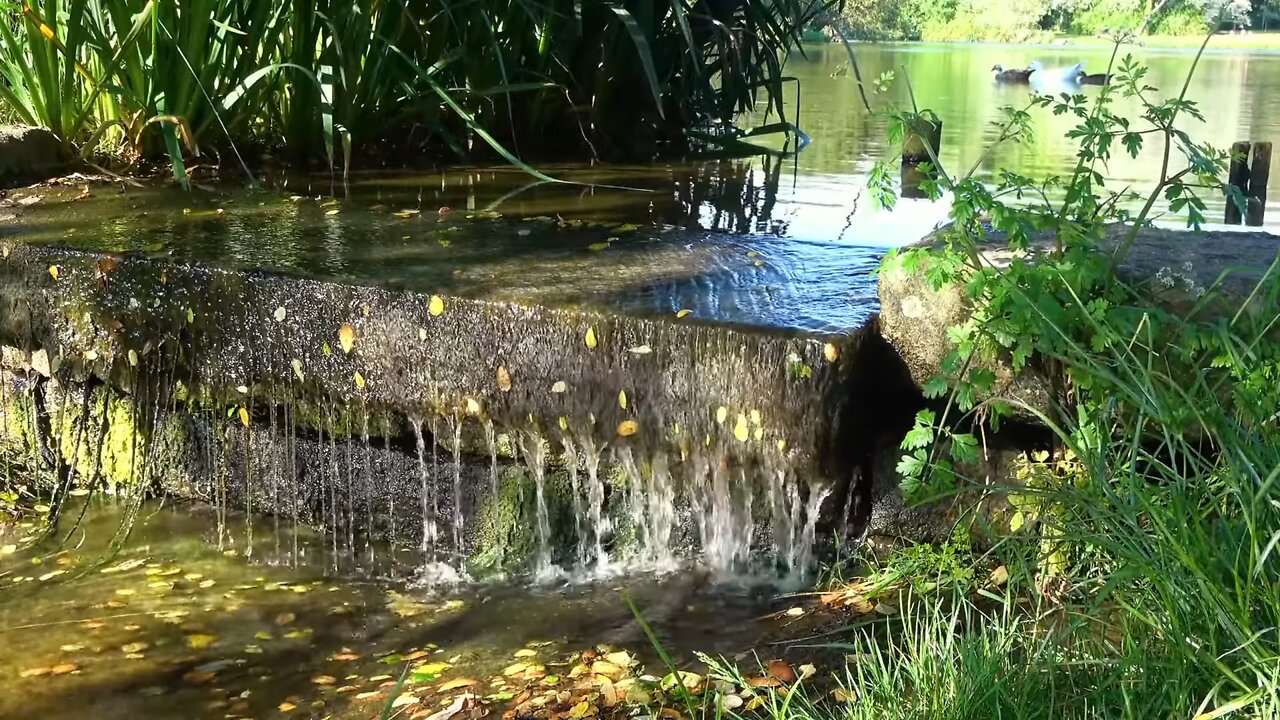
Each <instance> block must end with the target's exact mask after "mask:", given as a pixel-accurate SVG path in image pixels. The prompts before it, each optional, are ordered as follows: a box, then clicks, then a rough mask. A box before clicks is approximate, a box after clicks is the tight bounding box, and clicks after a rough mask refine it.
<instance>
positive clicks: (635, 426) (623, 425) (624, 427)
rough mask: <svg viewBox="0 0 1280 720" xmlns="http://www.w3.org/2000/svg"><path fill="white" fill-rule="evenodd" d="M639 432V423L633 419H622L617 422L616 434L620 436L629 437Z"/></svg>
mask: <svg viewBox="0 0 1280 720" xmlns="http://www.w3.org/2000/svg"><path fill="white" fill-rule="evenodd" d="M638 432H640V424H639V423H637V422H636V421H635V420H623V421H622V422H620V423H618V434H619V435H621V436H622V437H631V436H632V435H635V434H636V433H638Z"/></svg>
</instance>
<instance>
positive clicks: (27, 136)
mask: <svg viewBox="0 0 1280 720" xmlns="http://www.w3.org/2000/svg"><path fill="white" fill-rule="evenodd" d="M66 165H67V163H66V157H65V153H64V151H63V148H62V143H61V142H59V141H58V138H57V136H55V135H54V134H53V133H51V132H49V131H48V130H45V129H44V128H37V127H27V126H22V125H15V126H5V127H0V187H13V186H16V185H25V184H28V183H33V182H39V181H41V180H47V179H49V178H51V177H53V176H54V175H56V174H58V172H60V171H61V170H62V169H63V168H65V167H66Z"/></svg>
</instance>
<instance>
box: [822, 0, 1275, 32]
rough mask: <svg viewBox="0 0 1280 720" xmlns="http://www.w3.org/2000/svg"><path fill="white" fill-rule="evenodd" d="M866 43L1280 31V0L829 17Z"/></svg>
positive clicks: (959, 7) (911, 1)
mask: <svg viewBox="0 0 1280 720" xmlns="http://www.w3.org/2000/svg"><path fill="white" fill-rule="evenodd" d="M823 22H824V24H826V25H837V26H838V27H840V29H841V30H842V31H843V32H844V33H845V34H847V35H849V36H850V37H855V38H859V39H865V40H1004V41H1019V40H1028V39H1033V38H1035V37H1036V36H1038V35H1042V34H1045V33H1047V32H1068V33H1073V34H1081V35H1095V34H1098V33H1102V32H1117V31H1130V32H1136V33H1139V34H1153V35H1195V34H1199V33H1202V32H1205V31H1206V30H1208V29H1209V27H1210V25H1212V24H1214V23H1220V25H1221V26H1222V27H1224V28H1231V27H1250V26H1255V27H1258V28H1259V29H1270V28H1272V27H1276V28H1280V0H846V3H845V6H844V10H843V11H842V12H839V13H837V12H831V13H829V14H828V15H827V16H826V17H824V18H823Z"/></svg>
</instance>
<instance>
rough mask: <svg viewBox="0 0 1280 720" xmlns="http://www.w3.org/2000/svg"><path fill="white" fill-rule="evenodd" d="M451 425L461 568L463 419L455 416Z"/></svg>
mask: <svg viewBox="0 0 1280 720" xmlns="http://www.w3.org/2000/svg"><path fill="white" fill-rule="evenodd" d="M451 424H452V425H453V446H452V447H451V448H450V452H452V453H453V552H454V554H455V555H456V556H457V559H458V566H459V567H461V566H462V564H463V562H464V560H465V556H464V554H463V544H462V523H463V517H462V418H461V417H459V416H456V415H455V416H454V417H453V419H452V420H451Z"/></svg>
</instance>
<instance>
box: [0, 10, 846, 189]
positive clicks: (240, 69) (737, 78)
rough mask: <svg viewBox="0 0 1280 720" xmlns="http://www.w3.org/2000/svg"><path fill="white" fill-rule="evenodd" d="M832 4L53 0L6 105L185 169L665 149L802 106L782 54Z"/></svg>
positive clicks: (88, 148)
mask: <svg viewBox="0 0 1280 720" xmlns="http://www.w3.org/2000/svg"><path fill="white" fill-rule="evenodd" d="M824 4H825V3H821V2H820V3H810V2H802V1H800V0H751V1H750V2H742V3H732V4H730V3H707V2H700V3H691V2H689V1H688V0H670V1H667V2H660V3H638V4H637V3H621V2H615V1H614V0H589V1H587V2H583V1H582V0H574V1H573V2H569V1H568V0H484V1H483V2H460V1H458V0H449V2H445V3H440V4H436V5H430V6H417V5H413V4H411V3H404V2H391V3H381V2H372V1H370V0H360V1H358V2H355V3H350V2H348V3H342V2H322V3H319V4H316V3H311V2H295V1H294V0H254V1H253V2H247V3H246V2H229V1H228V0H199V2H197V3H196V4H195V5H192V4H190V3H188V4H185V5H183V6H182V7H181V8H178V7H177V6H174V5H172V4H169V3H162V2H156V0H145V1H144V0H78V1H77V2H73V3H71V4H69V5H68V4H66V3H63V2H59V1H58V0H37V1H35V2H31V3H26V4H24V5H22V6H21V7H17V6H15V7H13V8H11V9H9V10H7V11H6V12H7V13H10V14H9V15H8V17H6V18H5V22H3V23H0V59H3V61H4V62H3V67H4V70H3V73H4V79H5V82H4V83H0V104H3V105H5V106H7V108H8V109H9V111H11V112H12V113H14V114H16V115H17V116H18V117H19V118H21V119H22V120H23V121H24V122H27V123H31V124H39V125H45V126H47V127H49V128H50V129H51V130H52V131H53V132H54V133H55V134H56V135H57V136H58V137H59V138H61V139H62V140H63V142H64V143H66V144H67V146H68V148H75V149H78V150H79V151H80V152H81V153H82V154H84V155H90V156H93V155H97V154H99V153H105V154H108V155H119V156H120V157H122V158H123V159H124V160H126V161H131V160H134V159H138V158H154V157H157V156H162V155H167V156H168V157H169V159H170V161H171V162H172V163H173V167H174V173H175V176H176V177H177V178H178V179H179V180H180V181H182V182H186V179H187V176H186V171H185V160H191V159H192V158H194V157H195V156H198V155H201V154H202V153H203V154H204V155H209V154H211V153H212V154H216V155H217V156H218V157H219V162H222V163H224V164H229V165H233V166H236V165H243V164H245V163H246V162H247V161H249V160H253V159H255V158H257V157H258V156H259V155H260V153H262V152H264V151H265V152H268V153H278V152H284V153H287V154H290V155H292V156H293V157H295V158H298V159H303V160H316V159H319V158H317V157H315V156H316V154H317V153H318V151H319V150H320V149H323V151H324V156H325V159H326V160H327V162H328V164H329V166H330V167H342V168H343V169H347V168H349V167H350V166H351V164H352V162H353V160H356V159H366V158H372V157H385V158H392V157H396V156H397V153H402V152H405V151H409V152H415V153H427V154H429V155H440V154H445V153H448V154H452V155H453V156H454V157H469V156H471V155H472V154H473V153H474V152H475V151H477V150H478V149H479V148H481V147H485V146H487V150H488V152H490V153H492V154H494V155H497V156H501V157H503V158H505V159H507V160H509V161H512V162H517V163H519V162H520V161H519V160H518V159H517V158H518V157H519V156H525V155H535V154H536V155H546V154H548V153H556V154H571V155H575V156H604V157H619V156H631V157H636V156H641V157H647V156H650V155H652V154H654V153H656V152H672V151H675V152H679V151H682V150H683V149H685V148H686V147H687V144H688V139H687V137H686V136H685V132H686V131H687V130H691V129H693V128H695V127H703V126H711V125H731V124H732V123H733V120H734V118H735V116H736V114H737V113H739V112H742V111H744V110H747V109H750V108H752V107H754V106H755V102H756V99H757V96H759V95H763V97H764V98H765V99H766V100H767V102H768V103H769V105H770V107H771V108H773V109H774V111H775V112H776V113H777V115H778V120H780V121H785V120H786V118H787V117H788V116H787V115H785V114H784V113H783V105H782V103H783V94H784V89H783V82H784V80H785V79H786V78H785V75H784V73H783V70H782V61H781V57H782V55H781V53H782V52H784V51H785V50H786V49H787V48H790V47H792V46H793V45H794V44H795V43H797V42H798V41H799V37H800V28H801V27H803V25H804V24H805V23H806V22H807V21H808V19H809V18H810V17H812V16H813V14H814V12H816V10H817V8H818V7H819V6H822V5H824ZM160 68H164V71H159V69H160ZM636 88H639V89H641V91H642V94H641V95H639V96H637V95H636V93H635V92H633V89H636ZM526 167H527V166H526Z"/></svg>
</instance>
